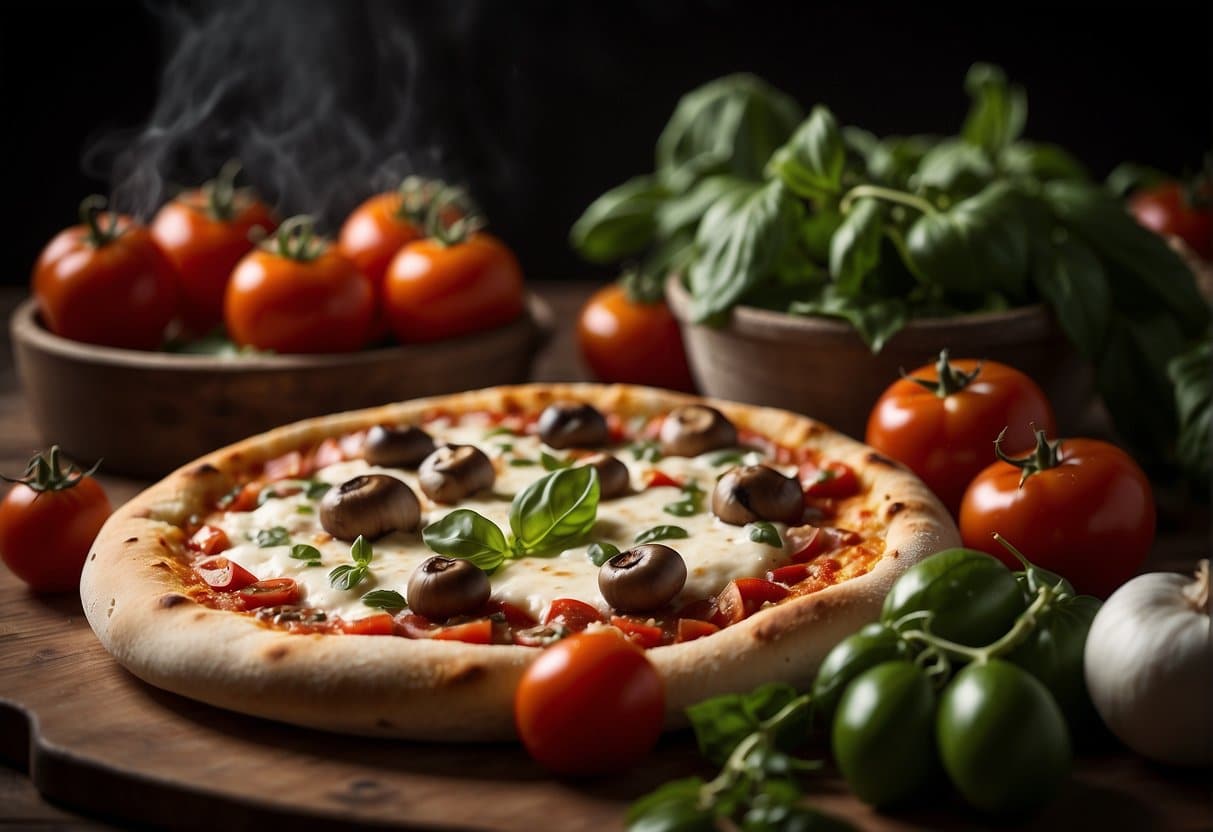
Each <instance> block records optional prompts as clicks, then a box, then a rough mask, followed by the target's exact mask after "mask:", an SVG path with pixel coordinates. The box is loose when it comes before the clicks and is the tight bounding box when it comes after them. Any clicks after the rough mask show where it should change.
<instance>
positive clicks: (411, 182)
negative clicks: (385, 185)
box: [392, 176, 446, 228]
mask: <svg viewBox="0 0 1213 832" xmlns="http://www.w3.org/2000/svg"><path fill="white" fill-rule="evenodd" d="M445 187H446V183H444V182H443V181H442V180H440V179H425V178H424V177H421V176H406V177H405V178H404V179H403V180H402V181H401V182H400V187H399V188H397V189H396V193H397V194H399V196H400V205H399V207H397V208H396V210H395V211H394V212H393V214H392V215H393V216H394V217H395V218H396V219H398V220H401V221H402V222H407V223H410V224H411V225H415V226H416V227H417V228H425V227H426V223H427V222H428V221H429V216H430V206H432V205H433V204H434V200H435V198H436V197H437V196H438V194H439V193H441V191H442V189H443V188H445Z"/></svg>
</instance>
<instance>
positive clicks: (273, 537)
mask: <svg viewBox="0 0 1213 832" xmlns="http://www.w3.org/2000/svg"><path fill="white" fill-rule="evenodd" d="M253 542H254V543H256V544H257V545H258V546H260V547H261V548H262V549H265V548H268V547H270V546H286V545H288V544H289V543H290V542H291V535H290V532H288V531H287V530H286V529H284V528H283V527H282V526H273V527H271V528H268V529H260V530H259V531H258V532H257V534H256V535H255V536H254V537H253Z"/></svg>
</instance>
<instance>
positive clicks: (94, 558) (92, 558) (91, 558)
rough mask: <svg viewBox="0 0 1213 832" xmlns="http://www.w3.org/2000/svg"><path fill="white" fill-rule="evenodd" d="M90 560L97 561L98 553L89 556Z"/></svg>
mask: <svg viewBox="0 0 1213 832" xmlns="http://www.w3.org/2000/svg"><path fill="white" fill-rule="evenodd" d="M88 559H89V560H96V559H97V553H96V552H93V553H92V554H91V555H89V556H88Z"/></svg>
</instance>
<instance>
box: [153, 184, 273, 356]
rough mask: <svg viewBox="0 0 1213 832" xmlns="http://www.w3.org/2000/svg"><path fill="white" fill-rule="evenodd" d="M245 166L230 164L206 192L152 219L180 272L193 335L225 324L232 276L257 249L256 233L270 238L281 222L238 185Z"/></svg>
mask: <svg viewBox="0 0 1213 832" xmlns="http://www.w3.org/2000/svg"><path fill="white" fill-rule="evenodd" d="M239 169H240V168H239V166H235V167H233V166H230V165H228V166H225V167H224V169H223V170H221V171H220V172H219V176H218V177H216V178H215V180H214V181H212V182H207V183H206V184H205V185H203V186H202V187H201V188H199V189H197V190H193V191H186V192H185V193H184V194H182V195H181V196H179V197H177V198H176V199H174V200H172V201H171V202H167V203H165V204H164V207H162V208H161V209H160V210H159V212H157V214H156V217H155V219H153V220H152V237H154V238H155V240H156V242H157V243H158V244H159V246H160V248H161V250H162V251H163V252H164V253H165V254H166V255H167V256H168V259H169V260H170V261H171V262H172V264H173V266H174V267H175V268H176V270H177V279H178V284H179V286H180V289H181V309H180V311H181V317H182V320H183V321H184V322H185V325H186V326H187V327H188V328H189V329H190V330H191V331H193V332H196V333H205V332H208V331H209V330H211V329H214V328H215V327H216V326H218V325H219V324H221V323H222V322H223V297H224V293H225V292H226V290H227V282H228V278H230V277H231V274H232V269H234V268H236V264H237V263H238V262H240V258H242V257H244V255H246V254H248V253H249V252H250V251H252V249H253V245H254V243H253V240H252V239H251V238H250V234H252V233H253V229H260V232H258V233H261V234H264V235H268V234H270V233H271V232H273V230H274V229H275V228H277V227H278V221H277V220H275V219H274V215H273V213H272V212H271V211H270V208H269V206H268V205H266V204H265V203H264V202H262V201H261V200H260V199H258V198H257V197H256V196H254V195H253V193H252V192H251V191H249V190H247V189H237V188H235V186H234V179H235V177H236V173H237V172H238V171H239Z"/></svg>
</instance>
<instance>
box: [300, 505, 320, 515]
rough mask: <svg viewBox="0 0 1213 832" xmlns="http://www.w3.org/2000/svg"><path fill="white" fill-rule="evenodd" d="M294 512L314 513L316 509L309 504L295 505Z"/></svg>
mask: <svg viewBox="0 0 1213 832" xmlns="http://www.w3.org/2000/svg"><path fill="white" fill-rule="evenodd" d="M295 513H296V514H315V513H316V509H314V508H312V507H311V506H304V505H300V506H295Z"/></svg>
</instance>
